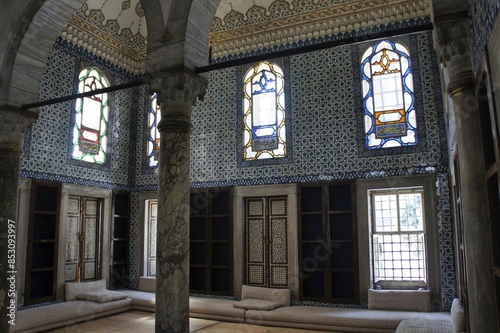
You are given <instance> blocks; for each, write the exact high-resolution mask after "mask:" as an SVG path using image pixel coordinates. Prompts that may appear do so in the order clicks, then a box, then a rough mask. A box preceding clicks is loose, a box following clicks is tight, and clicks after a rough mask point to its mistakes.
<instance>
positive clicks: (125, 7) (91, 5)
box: [85, 0, 147, 38]
mask: <svg viewBox="0 0 500 333" xmlns="http://www.w3.org/2000/svg"><path fill="white" fill-rule="evenodd" d="M87 7H88V9H87V10H86V11H85V15H86V16H87V15H90V11H91V10H100V11H101V12H102V14H103V16H104V21H102V22H99V23H100V24H101V25H102V26H106V25H108V23H109V22H112V21H116V23H117V24H118V26H119V30H118V33H119V34H120V33H122V31H123V30H124V29H130V32H131V33H132V35H133V36H135V35H137V34H140V35H141V36H142V37H143V38H146V36H147V26H146V19H145V18H144V11H143V9H142V6H141V3H140V1H139V0H88V1H87ZM96 23H97V22H96Z"/></svg>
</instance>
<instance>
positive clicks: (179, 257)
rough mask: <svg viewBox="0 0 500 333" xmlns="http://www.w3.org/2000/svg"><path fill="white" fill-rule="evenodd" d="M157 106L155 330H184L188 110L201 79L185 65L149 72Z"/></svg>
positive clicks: (200, 90) (203, 83)
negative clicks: (163, 70)
mask: <svg viewBox="0 0 500 333" xmlns="http://www.w3.org/2000/svg"><path fill="white" fill-rule="evenodd" d="M148 81H149V88H150V90H151V91H153V92H156V93H157V94H158V101H159V102H160V108H161V111H160V112H161V121H160V123H159V124H158V130H159V131H160V163H159V167H158V168H159V187H158V222H157V250H156V260H157V261H156V324H155V325H156V326H155V331H156V333H167V332H168V333H189V195H190V189H189V161H190V150H189V144H190V131H191V112H192V109H193V106H194V104H195V102H196V99H197V98H198V97H200V96H202V95H203V94H204V92H205V88H206V81H205V80H204V79H202V78H201V77H199V76H197V75H196V74H195V73H193V72H191V71H189V70H188V69H186V68H176V69H173V70H171V71H167V72H160V73H154V74H150V75H149V77H148Z"/></svg>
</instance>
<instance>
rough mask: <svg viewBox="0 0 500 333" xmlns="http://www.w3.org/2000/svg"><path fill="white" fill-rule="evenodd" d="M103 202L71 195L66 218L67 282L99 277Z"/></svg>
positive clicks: (97, 199)
mask: <svg viewBox="0 0 500 333" xmlns="http://www.w3.org/2000/svg"><path fill="white" fill-rule="evenodd" d="M101 220H102V199H99V198H90V197H80V196H69V198H68V217H67V219H66V230H67V233H66V265H65V281H66V282H82V281H90V280H96V279H98V278H99V276H100V274H99V270H100V266H99V262H100V260H99V258H100V254H101V251H100V248H101V241H100V239H101V233H100V230H101Z"/></svg>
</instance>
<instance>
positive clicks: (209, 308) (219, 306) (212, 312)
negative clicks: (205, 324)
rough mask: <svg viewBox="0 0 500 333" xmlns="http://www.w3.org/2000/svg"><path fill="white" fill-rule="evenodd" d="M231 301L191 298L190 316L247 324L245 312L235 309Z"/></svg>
mask: <svg viewBox="0 0 500 333" xmlns="http://www.w3.org/2000/svg"><path fill="white" fill-rule="evenodd" d="M233 304H234V301H233V300H229V299H217V298H203V297H189V316H190V317H193V318H203V319H212V320H221V321H231V322H237V323H243V322H245V310H244V309H239V308H235V307H234V306H233Z"/></svg>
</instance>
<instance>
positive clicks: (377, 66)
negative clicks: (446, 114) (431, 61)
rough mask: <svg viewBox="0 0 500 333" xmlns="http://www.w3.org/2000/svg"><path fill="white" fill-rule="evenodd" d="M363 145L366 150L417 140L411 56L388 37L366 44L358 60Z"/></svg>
mask: <svg viewBox="0 0 500 333" xmlns="http://www.w3.org/2000/svg"><path fill="white" fill-rule="evenodd" d="M361 73H362V87H363V107H364V124H365V141H366V142H365V144H366V148H368V149H375V148H389V147H402V146H412V145H416V144H417V142H418V133H417V118H416V110H415V97H414V94H413V74H412V67H411V59H410V55H409V52H408V50H407V49H406V47H404V46H403V45H401V44H399V43H395V42H392V41H390V40H384V41H381V42H379V43H377V44H375V45H373V46H372V47H370V48H369V49H368V50H366V52H365V53H364V55H363V57H362V60H361Z"/></svg>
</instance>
